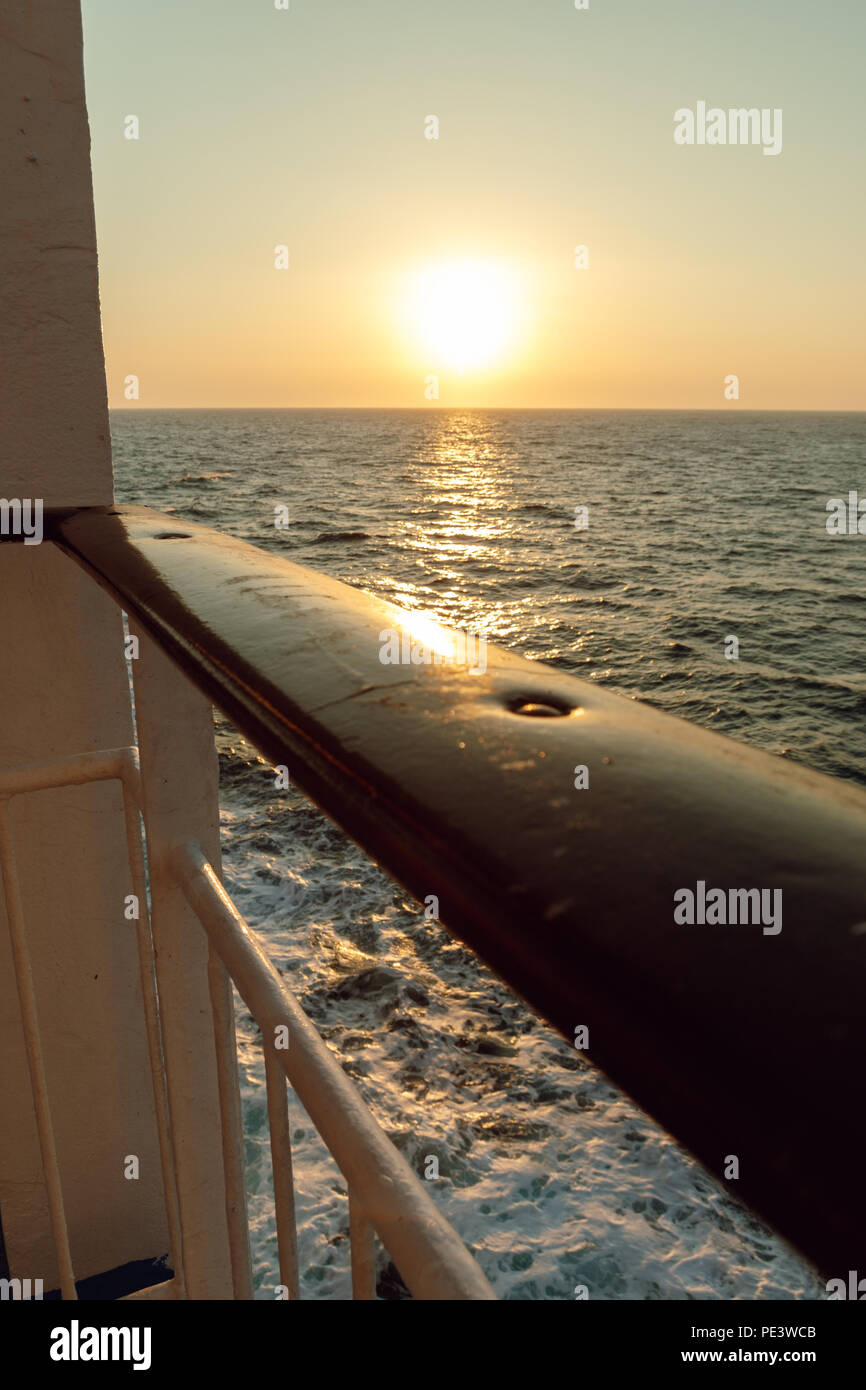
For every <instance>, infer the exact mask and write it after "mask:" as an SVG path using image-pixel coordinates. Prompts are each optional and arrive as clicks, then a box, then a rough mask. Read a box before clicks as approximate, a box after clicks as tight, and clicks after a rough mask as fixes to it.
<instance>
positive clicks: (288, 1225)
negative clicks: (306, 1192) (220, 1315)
mask: <svg viewBox="0 0 866 1390" xmlns="http://www.w3.org/2000/svg"><path fill="white" fill-rule="evenodd" d="M263 1042H264V1047H263V1051H264V1057H265V1081H266V1084H267V1092H268V1127H269V1129H270V1136H271V1168H272V1170H273V1177H274V1208H275V1210H276V1220H277V1250H278V1252H279V1260H280V1282H281V1283H282V1284H284V1285H285V1286H286V1288H287V1289H288V1291H289V1298H290V1299H298V1298H300V1296H301V1292H300V1281H299V1277H298V1231H297V1225H296V1222H295V1182H294V1174H293V1170H292V1136H291V1130H290V1127H289V1104H288V1093H287V1091H286V1077H285V1073H284V1072H283V1069H282V1067H281V1066H280V1064H279V1062H278V1061H277V1060H276V1058H275V1057H274V1056H273V1054H272V1048H273V1040H272V1039H269V1038H264V1039H263Z"/></svg>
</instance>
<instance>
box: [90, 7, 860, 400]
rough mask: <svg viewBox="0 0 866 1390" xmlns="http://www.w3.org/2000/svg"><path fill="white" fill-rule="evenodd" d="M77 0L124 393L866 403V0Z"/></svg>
mask: <svg viewBox="0 0 866 1390" xmlns="http://www.w3.org/2000/svg"><path fill="white" fill-rule="evenodd" d="M83 9H84V19H85V66H86V76H87V88H88V103H89V109H90V120H91V127H92V137H93V151H94V181H95V196H96V213H97V230H98V237H99V251H100V273H101V293H102V311H103V324H104V334H105V347H106V355H107V365H108V380H109V398H110V402H111V404H112V405H115V406H124V405H129V404H130V402H129V401H127V400H125V399H124V379H125V378H126V377H127V376H129V375H131V374H134V375H137V376H138V377H139V379H140V399H139V402H138V405H139V406H141V407H148V406H151V407H154V406H304V405H310V406H315V405H321V406H428V407H429V406H430V405H431V404H433V403H434V402H432V401H431V400H430V399H429V398H428V397H425V383H428V379H429V377H431V376H437V377H438V383H439V397H438V404H439V405H440V406H444V407H447V406H449V405H455V406H465V405H475V406H624V407H707V408H721V407H725V406H726V405H727V404H728V403H727V402H726V401H725V398H724V380H725V377H726V376H728V375H729V374H733V373H735V374H737V375H738V376H739V379H740V399H739V402H738V405H739V407H740V408H752V409H754V408H767V409H788V408H792V409H803V408H813V409H842V410H845V409H850V410H857V409H864V408H866V386H864V371H863V363H864V361H866V277H864V274H863V264H862V257H863V247H864V245H866V185H864V171H866V159H864V154H863V148H862V141H863V139H864V131H866V84H864V82H863V77H862V54H863V51H864V47H866V5H864V4H863V3H862V0H822V3H820V4H817V3H815V2H814V0H730V2H729V3H724V4H722V3H710V0H658V3H653V2H652V0H590V8H589V10H586V11H578V10H575V8H574V3H573V0H435V2H434V0H429V2H428V0H364V3H358V0H291V7H290V9H289V10H288V12H285V11H282V10H277V9H276V8H275V6H274V3H273V0H147V2H146V3H142V0H84V5H83ZM698 101H706V102H707V103H708V104H709V105H710V106H718V107H721V108H729V107H739V106H745V107H758V108H765V107H768V108H781V109H782V110H783V113H784V117H783V149H782V152H781V154H780V155H779V156H778V157H775V158H774V157H767V156H765V155H764V154H763V153H762V150H761V148H760V147H753V146H746V147H732V146H726V147H710V146H697V145H695V146H691V147H683V146H678V145H676V144H675V143H674V139H673V130H674V112H675V111H676V110H677V109H679V108H683V107H691V108H694V107H695V106H696V103H697V102H698ZM129 115H135V116H137V117H138V120H139V122H140V138H139V139H138V140H137V141H136V140H128V139H126V138H125V137H124V121H125V118H126V117H127V116H129ZM431 115H435V116H437V117H438V120H439V123H440V125H439V139H438V140H431V139H427V138H425V122H426V119H427V117H429V116H431ZM279 245H287V246H288V249H289V268H288V269H287V270H278V269H276V268H275V265H274V261H275V247H277V246H279ZM578 245H585V246H587V247H588V253H589V268H588V269H576V268H575V266H574V260H575V255H574V251H575V247H576V246H578ZM731 408H737V404H736V403H731Z"/></svg>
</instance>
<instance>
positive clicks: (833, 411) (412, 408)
mask: <svg viewBox="0 0 866 1390" xmlns="http://www.w3.org/2000/svg"><path fill="white" fill-rule="evenodd" d="M108 409H109V410H110V411H114V412H118V413H119V412H121V411H122V412H124V413H125V414H128V415H139V414H143V413H147V412H149V411H157V410H190V411H192V410H208V411H213V412H223V413H226V414H227V413H229V412H231V411H236V410H275V411H276V410H286V411H288V410H323V411H324V410H335V411H338V410H343V411H345V410H357V411H363V410H369V411H374V410H390V411H403V412H405V413H406V414H410V413H416V412H424V413H426V414H430V415H434V414H443V413H446V412H448V411H451V410H487V411H496V412H498V413H500V414H516V413H518V412H520V411H533V412H535V413H537V414H541V413H544V412H547V413H548V414H565V413H572V414H574V413H577V412H578V411H594V410H595V411H601V410H604V411H610V412H611V413H613V412H619V413H622V414H628V413H629V412H634V413H641V414H645V415H649V414H657V415H674V414H692V415H866V405H864V406H760V405H754V406H733V407H732V406H713V405H435V406H432V405H134V406H133V405H109V406H108Z"/></svg>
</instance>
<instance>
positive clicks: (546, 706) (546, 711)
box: [508, 695, 573, 719]
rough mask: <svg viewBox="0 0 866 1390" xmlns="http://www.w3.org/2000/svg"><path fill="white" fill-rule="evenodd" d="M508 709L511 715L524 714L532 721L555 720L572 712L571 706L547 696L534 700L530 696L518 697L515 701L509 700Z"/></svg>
mask: <svg viewBox="0 0 866 1390" xmlns="http://www.w3.org/2000/svg"><path fill="white" fill-rule="evenodd" d="M508 708H509V709H510V710H511V712H512V714H524V715H528V716H529V717H530V718H532V719H556V718H559V717H560V716H562V715H564V714H571V713H572V711H573V706H571V705H567V704H565V703H564V702H563V701H561V700H557V699H555V698H554V699H551V698H550V697H548V696H544V697H539V698H538V699H536V698H535V697H534V696H532V695H518V696H517V697H516V698H515V699H513V700H509V702H508Z"/></svg>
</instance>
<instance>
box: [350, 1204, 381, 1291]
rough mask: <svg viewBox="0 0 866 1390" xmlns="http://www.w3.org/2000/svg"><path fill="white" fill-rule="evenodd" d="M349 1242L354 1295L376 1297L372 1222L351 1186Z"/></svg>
mask: <svg viewBox="0 0 866 1390" xmlns="http://www.w3.org/2000/svg"><path fill="white" fill-rule="evenodd" d="M349 1244H350V1246H351V1258H352V1297H353V1298H355V1299H365V1300H369V1299H375V1297H376V1241H375V1232H374V1230H373V1226H372V1224H371V1222H370V1221H369V1220H368V1219H367V1217H366V1215H365V1214H364V1209H363V1207H362V1206H361V1203H360V1202H359V1201H358V1198H357V1197H356V1196H355V1194H354V1192H353V1191H352V1189H351V1187H350V1188H349Z"/></svg>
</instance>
